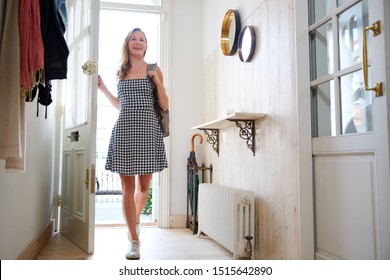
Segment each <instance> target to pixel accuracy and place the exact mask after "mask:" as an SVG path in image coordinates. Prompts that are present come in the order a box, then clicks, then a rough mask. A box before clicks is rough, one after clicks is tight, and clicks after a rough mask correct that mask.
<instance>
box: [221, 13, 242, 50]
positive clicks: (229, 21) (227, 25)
mask: <svg viewBox="0 0 390 280" xmlns="http://www.w3.org/2000/svg"><path fill="white" fill-rule="evenodd" d="M240 30H241V20H240V15H239V14H238V12H237V11H235V10H231V9H230V10H228V11H227V12H226V14H225V17H224V18H223V22H222V30H221V49H222V52H223V54H224V55H234V54H235V53H236V51H237V44H238V36H239V34H240Z"/></svg>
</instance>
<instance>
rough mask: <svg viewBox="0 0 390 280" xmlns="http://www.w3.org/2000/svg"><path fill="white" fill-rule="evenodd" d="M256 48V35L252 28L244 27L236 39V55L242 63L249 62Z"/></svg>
mask: <svg viewBox="0 0 390 280" xmlns="http://www.w3.org/2000/svg"><path fill="white" fill-rule="evenodd" d="M255 47H256V35H255V29H254V28H253V26H245V27H244V29H243V30H242V31H241V32H240V37H239V38H238V55H239V57H240V60H241V61H242V62H249V61H251V59H252V57H253V54H254V52H255Z"/></svg>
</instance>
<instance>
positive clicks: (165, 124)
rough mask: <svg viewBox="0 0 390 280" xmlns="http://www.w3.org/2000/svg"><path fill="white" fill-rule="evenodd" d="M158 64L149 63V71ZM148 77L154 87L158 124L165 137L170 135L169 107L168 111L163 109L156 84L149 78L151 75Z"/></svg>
mask: <svg viewBox="0 0 390 280" xmlns="http://www.w3.org/2000/svg"><path fill="white" fill-rule="evenodd" d="M156 66H157V64H148V72H149V71H154V70H155V69H156ZM148 79H149V82H150V85H151V86H152V89H153V96H154V112H155V113H156V117H157V120H158V124H159V125H160V129H161V133H162V137H163V138H165V137H167V136H169V110H168V109H167V110H166V111H163V110H161V108H160V105H158V100H157V88H156V85H155V83H154V82H153V81H152V79H151V78H149V76H148Z"/></svg>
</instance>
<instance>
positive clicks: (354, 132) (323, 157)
mask: <svg viewBox="0 0 390 280" xmlns="http://www.w3.org/2000/svg"><path fill="white" fill-rule="evenodd" d="M308 3H309V18H310V19H309V22H310V23H309V33H310V69H311V85H310V87H311V100H312V125H313V127H312V133H313V139H312V148H313V151H312V153H313V181H314V190H313V193H314V219H315V221H314V227H315V258H317V259H389V258H390V241H389V240H390V239H389V236H390V221H389V220H390V214H389V213H390V191H389V187H390V181H389V178H390V177H389V169H390V168H389V144H388V143H389V142H388V141H389V126H388V115H389V113H388V104H387V99H388V97H387V95H388V90H387V89H386V87H385V85H386V71H387V69H386V63H385V59H384V58H385V34H384V32H383V26H384V22H385V21H384V20H385V17H384V0H370V1H368V0H337V1H336V0H327V1H314V0H313V1H312V0H309V1H308ZM377 21H379V22H380V23H381V24H382V30H381V31H380V32H378V34H375V33H376V32H374V31H375V30H374V29H376V28H375V27H374V25H373V24H374V23H375V22H377ZM378 31H379V30H378ZM365 39H366V40H365ZM364 53H366V54H367V60H366V61H365V59H364V57H365V55H364ZM387 54H389V53H387ZM365 62H366V63H365ZM365 73H367V74H366V75H365ZM365 76H367V81H365V78H364V77H365ZM380 82H382V83H383V84H382V86H383V92H379V91H380V90H379V85H380ZM377 83H378V87H377V90H376V91H375V90H373V89H372V88H374V87H375V85H376V84H377Z"/></svg>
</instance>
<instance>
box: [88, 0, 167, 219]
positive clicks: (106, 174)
mask: <svg viewBox="0 0 390 280" xmlns="http://www.w3.org/2000/svg"><path fill="white" fill-rule="evenodd" d="M161 18H162V14H161V13H160V12H156V11H145V10H142V11H138V10H136V9H134V8H132V9H128V8H127V6H126V5H123V6H121V5H118V4H116V5H114V6H113V5H110V4H105V5H101V8H100V29H99V75H101V76H102V77H103V79H104V81H105V84H106V85H107V87H108V88H109V89H110V90H111V91H112V92H113V93H114V94H115V93H116V84H117V80H116V73H117V69H118V65H119V62H120V58H121V48H122V44H123V41H124V38H125V37H126V35H127V34H128V32H129V31H130V30H132V29H133V28H135V27H139V28H141V29H142V30H143V31H144V32H145V34H146V36H147V40H148V49H147V52H146V55H145V61H147V62H148V63H154V62H157V63H160V57H161V55H160V52H161V47H160V46H161V42H160V41H161V22H162V19H161ZM97 107H98V108H97V131H96V196H95V206H96V207H95V209H96V210H95V211H96V214H95V224H96V226H116V225H118V226H123V225H124V224H125V222H124V219H123V215H122V190H121V182H120V178H119V175H118V174H116V173H111V172H110V171H107V170H105V162H106V157H107V150H108V145H109V140H110V136H111V131H112V128H113V126H114V124H115V122H116V119H117V117H118V113H119V112H118V110H117V109H115V108H114V107H113V106H112V105H111V104H110V103H109V101H108V100H107V99H106V98H105V96H104V95H103V94H100V93H98V98H97ZM153 182H158V174H154V175H153V179H152V182H151V186H150V188H149V198H148V202H147V205H146V207H145V208H144V211H143V214H142V215H141V221H140V222H141V225H156V224H157V213H156V212H157V211H156V209H158V207H157V203H158V199H157V194H158V193H157V191H156V188H154V187H153V185H154V184H153Z"/></svg>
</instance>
